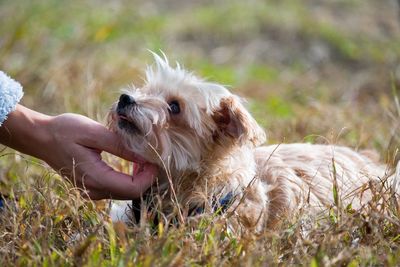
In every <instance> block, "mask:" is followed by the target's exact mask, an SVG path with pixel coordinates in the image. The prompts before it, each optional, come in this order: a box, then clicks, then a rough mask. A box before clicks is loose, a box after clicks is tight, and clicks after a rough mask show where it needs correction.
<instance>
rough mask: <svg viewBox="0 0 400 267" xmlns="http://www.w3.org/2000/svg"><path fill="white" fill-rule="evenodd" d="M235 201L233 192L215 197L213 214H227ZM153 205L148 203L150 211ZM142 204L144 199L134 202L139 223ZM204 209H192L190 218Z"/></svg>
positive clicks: (133, 206) (201, 207) (133, 211)
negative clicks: (218, 197)
mask: <svg viewBox="0 0 400 267" xmlns="http://www.w3.org/2000/svg"><path fill="white" fill-rule="evenodd" d="M148 198H149V196H147V197H145V198H144V199H143V200H144V201H146V200H147V199H148ZM234 200H235V195H234V193H233V192H228V193H227V194H226V195H225V196H223V197H222V198H220V199H217V198H216V197H214V198H213V201H212V209H213V212H214V213H215V214H218V215H220V214H223V213H225V212H226V211H227V210H228V208H229V207H230V206H231V205H232V203H233V202H234ZM152 203H153V202H150V201H147V204H149V209H150V210H152V209H154V205H153V204H152ZM141 204H142V199H135V200H132V207H131V210H132V213H133V215H134V217H135V220H136V222H137V223H138V222H140V218H141V212H140V207H141ZM204 209H205V207H204V206H199V207H192V208H191V209H190V210H189V212H188V215H189V216H196V215H200V214H202V213H204ZM155 218H156V217H155ZM157 221H158V220H157V219H155V221H154V224H158V222H157Z"/></svg>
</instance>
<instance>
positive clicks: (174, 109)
mask: <svg viewBox="0 0 400 267" xmlns="http://www.w3.org/2000/svg"><path fill="white" fill-rule="evenodd" d="M169 111H170V112H171V113H172V114H179V112H181V108H180V107H179V103H178V101H175V100H174V101H171V102H170V103H169Z"/></svg>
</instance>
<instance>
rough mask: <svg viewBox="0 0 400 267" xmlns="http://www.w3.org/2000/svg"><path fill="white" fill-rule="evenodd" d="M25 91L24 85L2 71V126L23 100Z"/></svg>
mask: <svg viewBox="0 0 400 267" xmlns="http://www.w3.org/2000/svg"><path fill="white" fill-rule="evenodd" d="M23 95H24V92H23V91H22V86H21V85H20V84H19V83H18V82H16V81H14V80H13V79H11V78H10V77H8V76H7V74H5V73H4V72H2V71H0V126H1V124H2V123H3V122H4V121H5V120H6V119H7V115H8V114H9V113H10V112H11V111H13V110H14V109H15V107H16V105H17V104H18V102H19V101H20V100H21V98H22V96H23Z"/></svg>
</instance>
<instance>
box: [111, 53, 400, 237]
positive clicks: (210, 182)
mask: <svg viewBox="0 0 400 267" xmlns="http://www.w3.org/2000/svg"><path fill="white" fill-rule="evenodd" d="M155 61H156V64H155V66H153V67H149V68H148V69H147V71H146V83H145V85H144V86H143V87H142V88H131V89H129V90H127V91H126V92H125V93H124V94H122V95H121V97H120V99H119V101H118V102H117V103H116V104H115V105H114V106H113V108H112V110H111V112H110V115H109V118H110V128H111V129H112V130H113V131H115V132H117V133H118V134H119V135H120V136H121V139H122V140H123V141H124V142H125V143H126V144H127V145H128V146H129V147H130V148H132V150H134V151H136V152H137V153H139V154H141V155H142V156H143V157H145V158H146V159H147V160H148V161H149V162H153V163H156V164H157V165H158V166H160V169H161V170H162V171H161V172H160V177H159V181H158V189H160V188H161V191H162V190H163V189H168V190H169V192H170V199H171V203H173V202H174V203H175V204H177V203H178V204H179V206H180V208H181V210H180V215H181V216H182V214H183V215H184V213H186V214H187V213H188V212H190V211H191V210H192V211H193V209H196V208H198V207H201V208H202V209H206V210H211V211H212V210H213V209H214V210H215V206H216V205H215V203H218V202H219V201H220V200H221V199H222V200H224V201H226V198H227V196H229V202H230V204H229V206H227V207H225V206H224V208H226V209H227V212H230V213H231V214H236V215H237V216H235V217H236V218H237V219H238V220H237V222H238V223H240V225H242V226H244V227H246V228H256V229H257V230H261V229H263V228H264V227H272V226H273V225H274V224H275V223H276V222H277V221H279V220H280V219H281V218H282V217H283V216H286V215H290V214H292V213H293V212H295V211H296V209H298V208H300V207H303V206H304V205H306V206H307V207H309V208H310V209H323V208H327V207H330V206H332V205H334V203H335V202H336V204H337V202H338V201H340V202H341V203H343V204H344V205H347V204H349V203H352V206H353V208H356V207H360V206H361V205H364V204H365V203H366V202H367V201H369V200H370V198H371V194H370V192H369V189H368V187H369V184H370V183H371V181H374V182H378V183H380V181H381V180H382V179H384V178H385V177H387V174H386V172H385V170H386V169H385V166H383V165H381V164H379V163H378V162H375V161H374V160H373V159H372V157H369V155H368V154H367V153H362V152H361V153H357V152H355V151H353V150H351V149H349V148H347V147H340V146H335V145H312V144H280V145H273V146H260V145H262V144H263V143H264V142H265V141H266V135H265V132H264V131H263V129H261V128H260V126H259V125H258V124H257V122H256V121H255V120H254V118H253V117H252V116H251V115H250V114H249V112H248V111H247V110H246V109H245V107H244V106H243V104H242V101H241V99H240V98H239V97H238V96H236V95H233V94H232V93H230V92H229V91H228V90H227V89H226V88H225V87H223V86H221V85H218V84H215V83H209V82H206V81H204V80H202V79H200V78H197V77H196V76H194V75H193V74H192V73H189V72H187V71H186V70H184V69H182V68H181V67H180V66H179V65H178V64H177V66H176V67H174V68H173V67H171V66H170V65H169V63H168V61H167V59H166V58H165V57H164V58H161V57H159V56H157V55H155ZM392 177H394V176H392ZM336 193H337V194H336ZM336 196H337V197H336ZM127 203H128V202H127ZM127 203H125V204H124V205H122V206H121V205H119V206H118V205H114V207H113V210H112V217H113V219H118V217H120V216H121V211H122V212H125V207H126V205H127ZM224 205H225V204H224ZM167 206H168V205H167ZM170 208H171V206H170ZM183 217H184V216H183Z"/></svg>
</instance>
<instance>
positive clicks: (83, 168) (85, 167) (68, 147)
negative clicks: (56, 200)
mask: <svg viewBox="0 0 400 267" xmlns="http://www.w3.org/2000/svg"><path fill="white" fill-rule="evenodd" d="M24 120H26V121H27V123H24ZM15 124H17V125H15ZM4 126H6V127H7V128H8V130H9V135H10V136H9V139H10V138H11V144H10V142H8V144H7V140H6V142H2V143H5V144H6V145H9V146H10V147H14V148H15V149H17V150H19V151H21V152H23V153H27V154H30V155H32V156H36V157H38V158H40V159H42V160H44V161H45V162H47V163H48V164H49V165H50V166H51V167H52V168H53V169H55V170H56V171H58V172H59V173H61V174H62V175H64V176H66V177H67V178H69V179H70V180H71V181H73V182H74V183H75V184H76V185H77V186H78V187H81V188H83V189H85V191H86V193H87V195H88V196H89V197H90V198H91V199H104V198H114V199H134V198H137V197H140V195H141V193H143V192H144V191H145V190H146V189H147V188H149V187H150V186H151V184H152V183H153V181H154V177H155V175H156V173H157V168H156V166H154V165H152V164H149V163H146V162H145V161H144V160H143V159H142V158H141V157H140V156H138V155H136V154H135V153H133V152H131V151H129V150H127V149H126V148H124V147H123V145H122V144H121V143H120V142H119V138H118V136H117V135H116V134H115V133H112V132H110V131H109V130H108V129H107V128H105V127H104V126H103V125H101V124H100V123H98V122H96V121H93V120H91V119H89V118H87V117H85V116H81V115H77V114H62V115H58V116H54V117H51V116H46V115H43V114H40V113H37V112H35V111H32V110H30V109H27V108H25V107H23V106H21V105H18V106H17V110H16V111H14V112H12V113H11V114H10V116H9V118H8V119H7V121H6V123H5V124H4V125H3V126H2V127H0V128H3V127H4ZM9 139H8V141H9ZM0 140H5V138H4V134H3V137H2V134H1V132H0ZM21 142H23V143H21ZM102 151H107V152H109V153H111V154H114V155H116V156H119V157H121V158H124V159H126V160H129V161H132V162H137V163H140V164H142V169H141V171H140V172H139V173H136V174H135V175H127V174H123V173H119V172H116V171H115V170H113V169H112V168H111V167H110V166H108V165H107V164H106V163H105V162H104V161H102V159H101V152H102Z"/></svg>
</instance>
